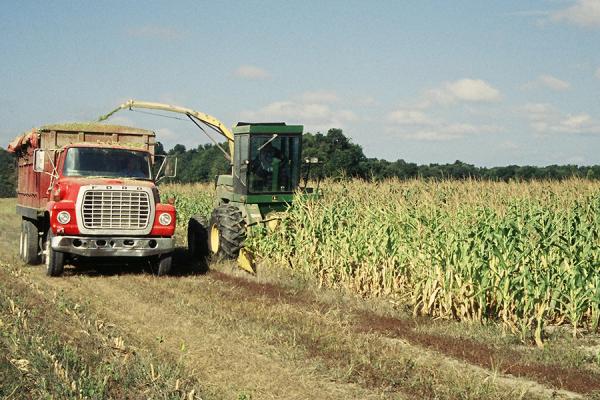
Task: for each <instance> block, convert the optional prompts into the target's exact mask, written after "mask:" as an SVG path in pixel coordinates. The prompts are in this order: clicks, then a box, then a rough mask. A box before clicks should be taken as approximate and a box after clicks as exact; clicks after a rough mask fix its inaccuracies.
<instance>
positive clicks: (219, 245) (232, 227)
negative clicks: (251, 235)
mask: <svg viewBox="0 0 600 400" xmlns="http://www.w3.org/2000/svg"><path fill="white" fill-rule="evenodd" d="M208 234H209V240H208V242H209V249H210V252H211V253H212V254H213V255H215V256H216V257H217V258H230V259H234V258H236V257H237V256H238V254H239V252H240V249H241V248H242V246H244V240H245V239H246V221H244V218H243V217H242V212H241V211H240V210H239V209H238V208H237V207H235V206H233V205H230V204H223V205H220V206H219V207H217V208H215V209H214V210H213V212H212V214H211V216H210V231H209V232H208Z"/></svg>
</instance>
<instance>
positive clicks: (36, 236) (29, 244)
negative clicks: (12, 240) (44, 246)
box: [20, 218, 41, 265]
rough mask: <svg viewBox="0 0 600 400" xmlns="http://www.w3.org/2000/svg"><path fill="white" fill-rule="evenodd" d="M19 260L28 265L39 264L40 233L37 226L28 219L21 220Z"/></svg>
mask: <svg viewBox="0 0 600 400" xmlns="http://www.w3.org/2000/svg"><path fill="white" fill-rule="evenodd" d="M21 242H22V244H21V246H20V248H22V253H21V258H22V259H23V261H25V262H26V263H27V264H29V265H38V264H39V263H40V262H41V255H40V232H39V230H38V227H37V225H36V224H35V223H34V222H33V221H32V220H30V219H26V218H24V219H23V223H22V224H21Z"/></svg>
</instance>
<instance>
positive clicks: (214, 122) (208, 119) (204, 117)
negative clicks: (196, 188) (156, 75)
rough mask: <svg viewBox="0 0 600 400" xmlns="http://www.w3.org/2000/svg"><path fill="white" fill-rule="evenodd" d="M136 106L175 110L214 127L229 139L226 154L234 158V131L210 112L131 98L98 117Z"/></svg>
mask: <svg viewBox="0 0 600 400" xmlns="http://www.w3.org/2000/svg"><path fill="white" fill-rule="evenodd" d="M134 108H145V109H150V110H161V111H169V112H174V113H179V114H185V115H187V116H188V118H190V119H191V120H192V122H194V123H195V124H196V125H197V126H198V127H199V128H200V129H202V127H201V126H200V125H198V124H197V122H196V120H197V121H200V122H202V123H203V124H205V125H207V126H209V127H210V128H212V129H213V130H215V131H216V132H217V133H219V134H221V135H222V136H224V137H225V138H226V139H227V142H228V144H229V154H227V153H225V156H226V157H227V158H228V159H229V161H230V162H231V161H232V160H233V151H234V146H233V133H232V132H231V131H230V130H229V129H228V128H227V127H226V126H225V125H224V124H223V123H222V122H221V121H219V120H218V119H216V118H215V117H213V116H212V115H208V114H205V113H203V112H200V111H196V110H192V109H191V108H186V107H180V106H174V105H171V104H164V103H153V102H149V101H139V100H133V99H131V100H129V101H127V102H125V103H123V104H121V105H120V106H119V107H117V108H115V109H114V110H112V111H111V112H109V113H108V114H105V115H102V116H100V117H99V118H98V121H99V122H100V121H105V120H107V119H108V118H110V117H111V116H112V115H113V114H115V113H116V112H118V111H120V110H124V109H129V110H131V109H134ZM205 133H206V131H205ZM207 136H209V138H210V139H211V140H213V141H214V142H215V144H217V146H219V144H218V143H216V141H215V140H214V139H212V137H211V136H210V135H208V134H207ZM219 147H220V146H219Z"/></svg>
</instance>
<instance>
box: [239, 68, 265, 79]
mask: <svg viewBox="0 0 600 400" xmlns="http://www.w3.org/2000/svg"><path fill="white" fill-rule="evenodd" d="M233 74H234V75H235V76H237V77H238V78H241V79H249V80H260V79H267V78H269V77H270V74H269V73H268V72H267V71H266V70H264V69H262V68H260V67H257V66H255V65H240V66H239V67H238V68H237V69H236V70H235V71H234V72H233Z"/></svg>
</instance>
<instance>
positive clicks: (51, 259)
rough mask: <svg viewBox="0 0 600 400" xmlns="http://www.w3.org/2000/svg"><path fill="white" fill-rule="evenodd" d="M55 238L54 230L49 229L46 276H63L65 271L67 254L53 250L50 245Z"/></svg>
mask: <svg viewBox="0 0 600 400" xmlns="http://www.w3.org/2000/svg"><path fill="white" fill-rule="evenodd" d="M53 237H54V234H53V233H52V229H49V230H48V235H47V236H46V275H48V276H61V275H62V273H63V271H64V269H65V253H61V252H60V251H55V250H52V246H50V243H51V242H52V238H53Z"/></svg>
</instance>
